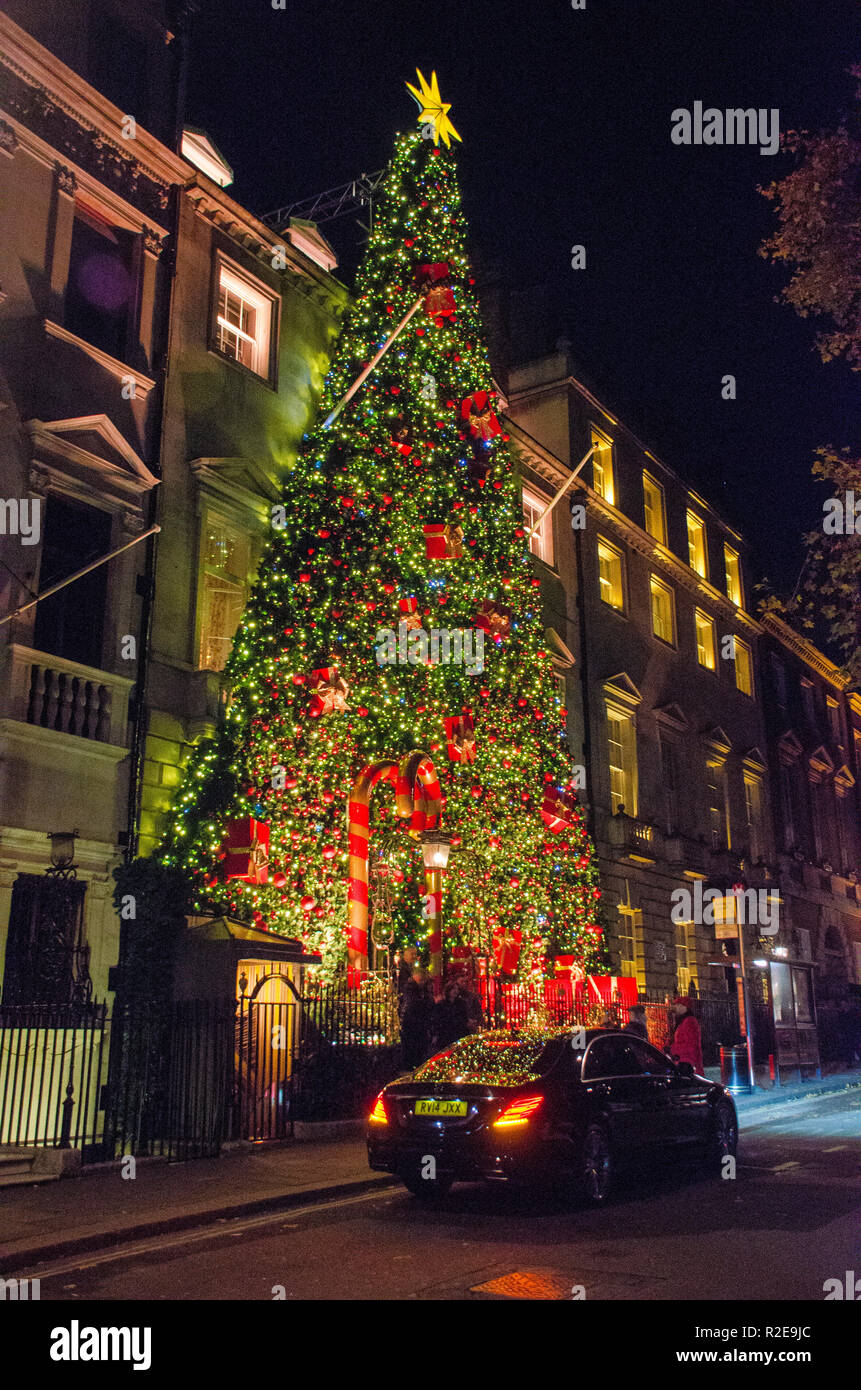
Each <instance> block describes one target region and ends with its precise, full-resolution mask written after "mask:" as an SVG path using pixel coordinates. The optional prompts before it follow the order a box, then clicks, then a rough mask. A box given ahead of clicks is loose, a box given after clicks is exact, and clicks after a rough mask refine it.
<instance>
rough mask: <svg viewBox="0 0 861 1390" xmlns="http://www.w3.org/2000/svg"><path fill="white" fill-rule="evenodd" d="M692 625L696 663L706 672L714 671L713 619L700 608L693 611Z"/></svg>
mask: <svg viewBox="0 0 861 1390" xmlns="http://www.w3.org/2000/svg"><path fill="white" fill-rule="evenodd" d="M694 624H695V626H696V631H697V661H698V662H699V663H700V665H701V666H705V668H706V670H707V671H713V670H714V669H715V664H716V662H715V625H714V619H713V618H710V617H709V615H708V613H704V612H703V611H702V609H701V608H695V609H694Z"/></svg>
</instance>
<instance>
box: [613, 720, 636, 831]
mask: <svg viewBox="0 0 861 1390" xmlns="http://www.w3.org/2000/svg"><path fill="white" fill-rule="evenodd" d="M607 756H608V762H609V766H610V803H611V806H612V810H613V814H614V815H615V814H616V812H617V811H625V812H626V813H627V814H628V815H629V816H636V814H637V736H636V728H635V726H634V718H633V715H631V714H627V713H623V712H622V711H621V710H615V709H611V708H610V707H609V706H608V708H607Z"/></svg>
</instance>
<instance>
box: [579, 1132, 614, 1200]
mask: <svg viewBox="0 0 861 1390" xmlns="http://www.w3.org/2000/svg"><path fill="white" fill-rule="evenodd" d="M578 1186H579V1189H580V1193H581V1195H582V1196H583V1197H584V1198H585V1199H586V1201H587V1202H588V1203H589V1204H590V1205H591V1206H593V1207H600V1206H603V1205H604V1203H605V1202H606V1201H607V1200H608V1198H609V1196H610V1191H611V1189H612V1186H613V1161H612V1158H611V1155H610V1137H609V1135H608V1133H607V1131H606V1129H605V1128H604V1126H603V1125H601V1124H591V1125H590V1126H589V1128H588V1129H587V1130H586V1133H585V1135H584V1136H583V1147H582V1149H581V1154H580V1171H579V1182H578Z"/></svg>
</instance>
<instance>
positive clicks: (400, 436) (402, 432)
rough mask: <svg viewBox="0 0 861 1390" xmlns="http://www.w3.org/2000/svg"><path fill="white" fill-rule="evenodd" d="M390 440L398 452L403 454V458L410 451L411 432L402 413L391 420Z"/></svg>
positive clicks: (411, 442)
mask: <svg viewBox="0 0 861 1390" xmlns="http://www.w3.org/2000/svg"><path fill="white" fill-rule="evenodd" d="M391 440H392V444H393V445H394V446H395V448H396V449H397V451H398V453H399V454H403V455H404V457H405V458H406V456H407V455H408V454H410V453H412V448H413V432H412V428H411V426H410V423H409V421H408V420H407V419H405V418H404V416H403V415H398V416H397V417H396V419H395V420H394V421H393V422H392V434H391Z"/></svg>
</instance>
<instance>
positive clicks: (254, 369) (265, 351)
mask: <svg viewBox="0 0 861 1390" xmlns="http://www.w3.org/2000/svg"><path fill="white" fill-rule="evenodd" d="M222 288H225V289H226V290H227V291H228V293H231V294H233V295H235V296H237V297H238V298H239V299H240V300H241V301H242V302H243V303H244V304H246V305H248V306H249V307H251V308H253V309H254V310H255V311H256V313H257V322H258V323H259V325H260V328H259V331H255V332H254V333H252V334H249V333H246V332H245V331H244V330H243V329H242V328H240V327H239V326H237V325H236V324H232V323H229V322H228V321H227V320H226V318H225V317H224V316H223V315H222V313H221V312H220V304H221V291H222ZM280 303H281V300H280V297H279V296H278V295H277V294H275V293H274V291H272V290H270V289H269V288H268V287H267V286H266V285H264V284H262V283H261V282H260V281H259V280H255V279H254V278H253V277H252V276H250V275H248V274H247V272H245V271H244V270H241V269H240V268H239V266H237V265H236V264H235V263H234V262H233V261H229V260H227V258H226V257H224V256H221V255H219V256H217V257H216V263H215V286H214V293H213V304H212V347H213V350H214V351H215V352H217V353H218V355H219V357H222V358H224V359H225V360H226V361H228V362H233V363H234V365H235V366H238V367H242V368H243V369H244V370H245V371H247V372H251V373H252V374H253V375H254V376H257V377H260V379H261V380H262V381H265V382H267V383H268V384H269V385H270V386H274V384H275V382H274V361H275V351H274V349H275V346H276V340H277V330H278V313H279V309H280ZM222 333H226V334H232V335H234V337H235V338H236V339H238V340H239V339H241V340H242V341H244V342H246V343H250V344H252V360H251V361H250V362H242V361H240V359H239V358H238V357H235V356H234V355H233V353H231V352H228V351H227V350H226V349H225V348H224V347H223V346H222V345H221V342H220V337H221V335H222Z"/></svg>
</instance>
